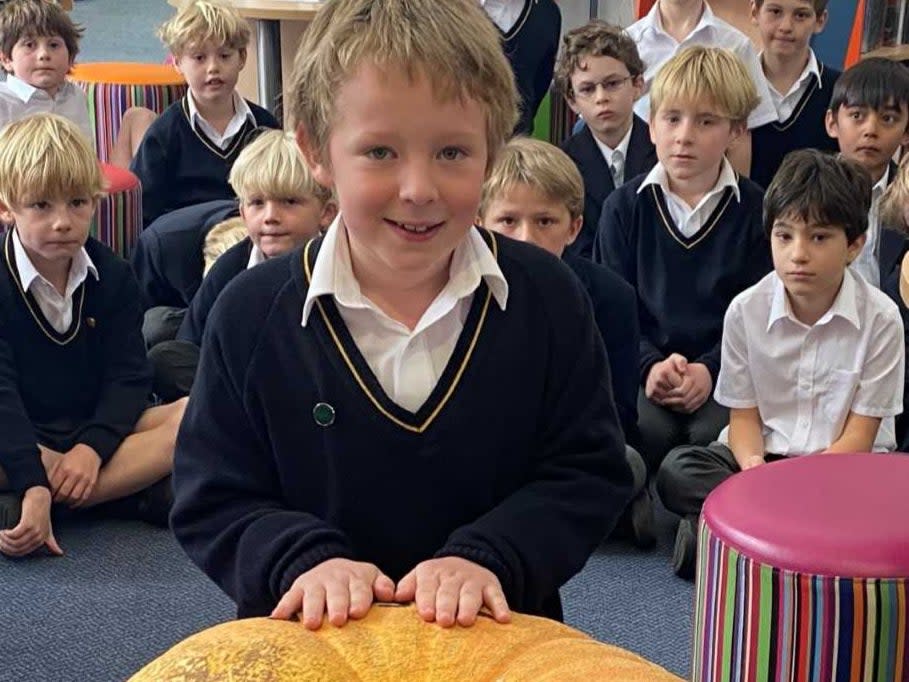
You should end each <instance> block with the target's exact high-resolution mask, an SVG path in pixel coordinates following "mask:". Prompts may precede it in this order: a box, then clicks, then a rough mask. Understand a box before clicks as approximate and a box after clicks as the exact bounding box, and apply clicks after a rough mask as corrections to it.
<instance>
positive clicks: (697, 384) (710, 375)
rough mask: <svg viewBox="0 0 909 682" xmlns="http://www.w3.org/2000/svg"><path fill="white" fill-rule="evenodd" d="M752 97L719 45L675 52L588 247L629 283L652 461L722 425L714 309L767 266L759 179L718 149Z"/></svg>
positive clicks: (719, 323)
mask: <svg viewBox="0 0 909 682" xmlns="http://www.w3.org/2000/svg"><path fill="white" fill-rule="evenodd" d="M756 102H757V97H756V95H755V90H754V85H753V84H752V82H751V79H750V78H749V77H748V72H747V71H746V70H745V67H744V66H743V65H742V63H741V61H740V60H739V59H738V58H737V57H736V56H735V55H734V54H732V53H731V52H729V51H728V50H724V49H721V48H708V47H690V48H687V49H685V50H683V51H682V52H680V53H679V54H678V55H676V56H675V57H673V58H672V59H671V60H669V62H667V63H666V65H665V66H664V67H663V69H662V70H661V71H660V73H659V74H658V75H657V77H656V79H655V80H654V84H653V88H652V90H651V107H652V109H651V111H652V118H651V125H650V135H651V138H652V139H653V141H654V144H655V145H656V151H657V157H658V158H659V163H657V165H656V166H654V168H653V170H652V171H651V172H650V173H648V174H647V175H646V176H641V177H639V178H637V179H636V180H635V181H633V182H630V183H626V184H625V185H623V186H622V187H620V188H619V189H618V190H616V191H615V192H613V193H612V195H610V197H609V199H607V200H606V204H605V205H604V206H603V215H602V216H601V218H600V224H599V230H598V235H597V243H596V245H595V249H594V257H595V259H599V261H600V262H602V263H605V264H606V265H609V266H610V267H612V268H613V269H614V270H615V271H616V272H618V273H619V274H620V275H621V276H622V277H624V278H625V280H626V281H628V283H629V284H631V285H632V286H633V287H634V288H635V290H636V291H637V295H638V296H637V298H638V319H639V322H640V325H641V352H640V364H639V368H640V382H641V392H640V394H639V399H638V415H639V425H640V429H641V439H642V451H641V454H642V455H643V456H644V458H645V460H647V464H648V466H649V468H650V470H651V471H652V472H655V471H656V469H657V468H658V467H659V464H660V461H661V460H662V459H663V457H664V456H665V455H666V453H667V452H668V451H669V450H670V448H672V447H674V446H676V445H681V444H687V443H695V444H706V443H709V442H710V441H711V440H713V439H714V438H715V437H716V434H717V433H719V431H720V429H721V428H722V427H723V426H724V425H725V423H726V419H727V412H726V410H725V408H722V407H721V406H720V405H718V404H717V403H716V402H714V401H713V400H712V399H711V397H710V394H711V389H712V387H713V384H714V383H715V381H716V376H717V373H718V372H719V365H720V356H719V353H720V336H721V333H722V328H723V313H725V311H726V307H727V306H728V305H729V302H730V301H731V300H732V298H733V297H734V296H735V295H736V294H738V293H739V292H740V291H742V290H743V289H746V288H747V287H749V286H750V285H752V284H754V283H755V282H756V281H757V280H759V279H760V278H761V277H762V276H763V275H764V274H766V273H767V272H768V271H769V270H770V266H771V264H770V251H769V248H768V245H767V241H766V238H765V236H764V233H763V231H762V229H761V197H762V190H761V188H760V187H758V186H757V185H756V184H754V183H753V182H751V181H750V180H748V179H747V178H743V177H740V176H739V175H738V174H736V173H735V171H733V169H732V167H731V165H730V163H729V161H728V160H727V159H726V158H725V151H726V149H727V148H728V146H729V144H730V143H731V142H733V141H734V140H735V139H736V138H737V137H738V136H739V135H741V134H742V133H743V132H744V130H745V125H746V123H745V121H746V119H747V118H748V114H749V112H750V111H751V110H752V109H753V108H754V106H755V104H756Z"/></svg>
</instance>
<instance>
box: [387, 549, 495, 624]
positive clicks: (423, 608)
mask: <svg viewBox="0 0 909 682" xmlns="http://www.w3.org/2000/svg"><path fill="white" fill-rule="evenodd" d="M395 600H396V601H415V602H416V605H417V612H418V613H419V614H420V617H421V618H423V620H426V621H433V620H434V621H435V622H436V623H438V624H439V625H441V626H442V627H451V626H452V625H454V624H455V622H457V623H458V624H460V625H463V626H470V625H473V624H474V622H476V619H477V613H479V611H480V609H481V608H482V607H483V606H486V608H488V609H489V610H490V611H491V612H492V616H493V618H495V619H496V620H497V621H498V622H499V623H507V622H508V621H509V620H510V619H511V611H509V609H508V602H507V601H506V599H505V593H504V592H503V591H502V584H501V583H500V582H499V579H498V578H497V577H496V575H495V573H493V572H492V571H490V570H488V569H486V568H483V567H482V566H480V565H479V564H475V563H473V562H472V561H468V560H467V559H462V558H460V557H454V556H447V557H441V558H438V559H430V560H429V561H424V562H422V563H419V564H417V567H416V568H414V569H413V570H412V571H411V572H410V573H408V574H407V575H405V576H404V577H403V578H401V581H400V582H399V583H398V589H397V590H396V591H395Z"/></svg>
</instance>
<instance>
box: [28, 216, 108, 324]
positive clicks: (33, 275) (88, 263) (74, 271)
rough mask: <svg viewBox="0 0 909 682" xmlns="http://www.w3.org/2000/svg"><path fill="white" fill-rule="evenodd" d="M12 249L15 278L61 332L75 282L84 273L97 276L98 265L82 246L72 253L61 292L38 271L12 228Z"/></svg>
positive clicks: (69, 311) (69, 321)
mask: <svg viewBox="0 0 909 682" xmlns="http://www.w3.org/2000/svg"><path fill="white" fill-rule="evenodd" d="M13 253H14V254H15V257H16V270H18V272H19V281H21V282H22V288H23V289H24V290H25V291H30V292H31V294H32V296H34V297H35V301H36V302H37V303H38V307H39V308H40V309H41V313H42V314H43V315H44V318H45V319H46V320H47V321H48V322H49V323H50V325H51V326H52V327H53V328H54V329H55V330H56V331H57V332H58V333H59V334H63V333H65V332H66V330H67V329H69V327H70V325H71V324H72V323H73V294H74V293H75V291H76V289H78V288H79V285H80V284H82V282H84V281H85V278H86V277H87V276H88V273H92V275H94V277H95V280H98V279H100V278H99V277H98V269H97V268H96V267H95V264H94V263H93V262H92V259H91V257H90V256H89V255H88V252H87V251H86V250H85V247H82V248H81V249H79V250H78V251H77V252H76V255H74V256H73V260H72V263H71V264H70V266H69V277H68V278H67V280H66V291H65V292H64V293H63V294H62V295H61V294H60V292H59V291H57V289H56V288H55V287H54V285H53V284H51V283H50V282H49V281H47V279H45V278H44V276H43V275H42V274H41V273H40V272H38V270H37V268H35V266H34V264H33V263H32V260H31V258H29V257H28V254H27V253H26V251H25V247H23V246H22V242H21V241H19V234H18V232H16V230H13Z"/></svg>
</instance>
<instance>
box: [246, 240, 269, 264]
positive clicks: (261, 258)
mask: <svg viewBox="0 0 909 682" xmlns="http://www.w3.org/2000/svg"><path fill="white" fill-rule="evenodd" d="M266 260H268V256H266V255H265V254H264V253H262V249H260V248H259V247H258V246H256V245H255V244H253V245H252V249H251V250H250V252H249V260H248V261H246V269H247V270H249V269H250V268H254V267H256V266H257V265H258V264H259V263H264V262H265V261H266Z"/></svg>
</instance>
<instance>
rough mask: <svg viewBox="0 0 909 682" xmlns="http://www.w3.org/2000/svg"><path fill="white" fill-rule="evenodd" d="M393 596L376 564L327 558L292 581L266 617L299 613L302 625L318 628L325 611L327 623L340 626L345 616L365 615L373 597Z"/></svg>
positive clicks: (390, 598)
mask: <svg viewBox="0 0 909 682" xmlns="http://www.w3.org/2000/svg"><path fill="white" fill-rule="evenodd" d="M394 596H395V584H394V582H393V581H392V579H391V578H389V577H388V576H387V575H385V574H384V573H382V571H380V570H379V569H378V567H377V566H375V565H373V564H369V563H366V562H364V561H351V560H350V559H329V560H328V561H323V562H322V563H321V564H319V565H317V566H314V567H313V568H311V569H309V570H308V571H306V573H304V574H303V575H301V576H300V577H299V578H297V579H296V580H294V582H293V584H292V585H291V586H290V589H289V590H287V592H285V593H284V596H283V597H281V601H279V602H278V605H277V606H276V607H275V609H274V611H272V612H271V616H270V617H271V618H276V619H278V620H290V619H291V618H292V617H293V616H294V615H295V614H297V613H301V612H302V618H301V620H302V622H303V625H304V626H305V627H306V628H307V629H309V630H318V629H319V628H320V627H321V626H322V617H323V616H324V615H325V613H326V612H327V613H328V622H329V623H331V624H332V625H335V626H337V627H341V626H342V625H344V624H345V623H347V620H348V618H352V619H354V620H357V619H359V618H362V617H363V616H365V615H366V614H367V613H368V612H369V607H370V606H371V605H372V602H373V599H375V600H377V601H393V600H394Z"/></svg>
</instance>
